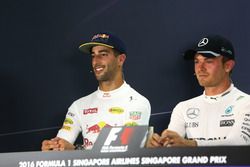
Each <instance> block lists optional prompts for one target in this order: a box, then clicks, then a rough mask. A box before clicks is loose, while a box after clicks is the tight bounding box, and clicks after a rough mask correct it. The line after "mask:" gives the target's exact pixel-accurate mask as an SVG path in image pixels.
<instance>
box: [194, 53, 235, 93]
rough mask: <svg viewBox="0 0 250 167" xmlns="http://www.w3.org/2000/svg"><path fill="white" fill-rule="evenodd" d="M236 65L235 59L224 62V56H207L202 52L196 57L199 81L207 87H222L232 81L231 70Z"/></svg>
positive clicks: (196, 70) (195, 66)
mask: <svg viewBox="0 0 250 167" xmlns="http://www.w3.org/2000/svg"><path fill="white" fill-rule="evenodd" d="M233 65H234V61H233V60H228V61H226V62H224V63H223V56H218V57H214V58H207V57H204V56H203V55H201V54H196V55H195V57H194V69H195V74H196V77H197V79H198V82H199V84H200V85H201V86H203V87H205V88H209V87H220V86H222V85H225V83H227V82H230V76H229V72H230V71H231V70H232V68H233Z"/></svg>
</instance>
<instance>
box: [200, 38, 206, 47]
mask: <svg viewBox="0 0 250 167" xmlns="http://www.w3.org/2000/svg"><path fill="white" fill-rule="evenodd" d="M207 43H208V39H207V38H202V39H201V40H200V42H199V43H198V47H202V46H205V45H206V44H207Z"/></svg>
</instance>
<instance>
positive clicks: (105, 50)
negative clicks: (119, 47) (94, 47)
mask: <svg viewBox="0 0 250 167" xmlns="http://www.w3.org/2000/svg"><path fill="white" fill-rule="evenodd" d="M103 52H105V53H106V52H107V53H109V51H108V50H107V49H102V50H99V51H98V53H103ZM91 54H95V53H94V52H93V51H92V52H91Z"/></svg>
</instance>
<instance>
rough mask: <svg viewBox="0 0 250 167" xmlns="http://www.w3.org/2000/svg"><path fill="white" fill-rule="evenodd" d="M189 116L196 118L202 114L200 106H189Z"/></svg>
mask: <svg viewBox="0 0 250 167" xmlns="http://www.w3.org/2000/svg"><path fill="white" fill-rule="evenodd" d="M186 114H187V117H188V118H190V119H194V118H196V117H198V116H199V115H200V109H199V108H189V109H188V110H187V112H186Z"/></svg>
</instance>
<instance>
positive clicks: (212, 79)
mask: <svg viewBox="0 0 250 167" xmlns="http://www.w3.org/2000/svg"><path fill="white" fill-rule="evenodd" d="M184 58H185V59H186V60H194V70H195V75H196V77H197V80H198V82H199V84H200V85H201V86H202V87H204V92H203V94H202V95H200V96H198V97H195V98H192V99H189V100H186V101H183V102H180V103H179V104H177V106H176V107H175V108H174V110H173V113H172V115H171V120H170V124H169V125H168V129H166V130H164V131H163V132H162V134H161V136H160V135H158V134H156V133H155V134H153V135H152V137H151V138H150V140H149V141H148V143H147V146H148V147H161V146H165V147H171V146H222V145H250V96H249V95H248V94H246V93H244V92H242V91H240V90H239V89H237V88H236V87H235V86H234V84H233V83H232V80H231V78H230V74H231V72H232V70H233V67H234V65H235V57H234V49H233V46H232V44H231V42H230V41H228V40H227V39H225V38H224V37H221V36H218V35H210V36H207V37H204V38H202V39H201V40H200V41H199V42H198V44H197V46H196V48H194V49H192V50H188V51H186V52H185V55H184Z"/></svg>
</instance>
